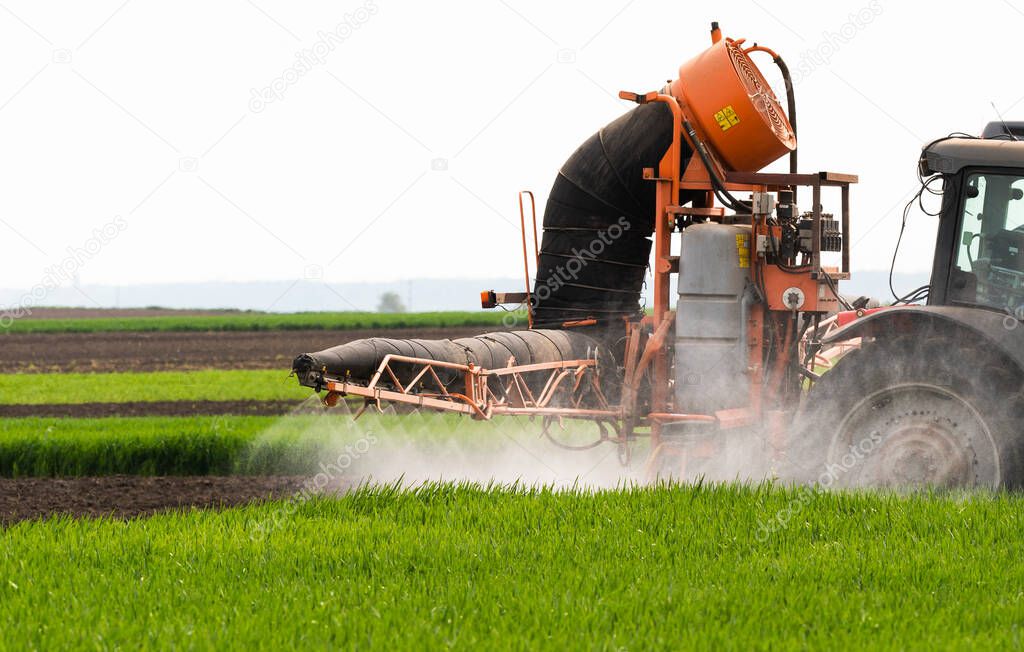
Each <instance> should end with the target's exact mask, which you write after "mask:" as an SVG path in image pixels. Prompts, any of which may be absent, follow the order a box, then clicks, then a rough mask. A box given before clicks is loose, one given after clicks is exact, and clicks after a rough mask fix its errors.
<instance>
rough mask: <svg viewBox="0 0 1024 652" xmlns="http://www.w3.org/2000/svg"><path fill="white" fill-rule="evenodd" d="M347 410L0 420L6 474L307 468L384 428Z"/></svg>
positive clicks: (0, 458) (2, 473)
mask: <svg viewBox="0 0 1024 652" xmlns="http://www.w3.org/2000/svg"><path fill="white" fill-rule="evenodd" d="M379 423H380V417H375V416H373V415H370V416H368V417H367V419H366V421H365V422H360V423H359V424H358V427H357V425H355V424H353V422H352V421H351V419H350V418H348V417H346V416H345V415H341V414H334V415H331V414H325V415H294V416H286V417H254V416H202V417H124V418H121V417H112V418H105V419H48V418H45V419H44V418H25V419H0V477H27V476H88V475H112V474H128V475H208V474H209V475H226V474H234V473H239V474H272V473H273V474H277V473H280V474H303V473H307V472H310V471H312V470H314V469H315V468H316V464H317V463H318V462H319V461H320V460H322V459H324V457H325V455H326V453H327V452H329V450H330V449H332V448H334V447H339V446H342V445H343V444H344V443H345V442H346V441H347V440H349V439H352V438H353V433H357V435H356V436H358V433H359V432H362V431H361V430H358V428H362V427H363V426H368V425H369V424H373V427H378V426H379Z"/></svg>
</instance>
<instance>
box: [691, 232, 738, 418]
mask: <svg viewBox="0 0 1024 652" xmlns="http://www.w3.org/2000/svg"><path fill="white" fill-rule="evenodd" d="M680 238H681V248H680V254H679V301H678V304H677V306H676V337H675V409H676V411H677V412H688V413H699V414H714V413H715V412H716V411H718V410H725V409H730V408H737V407H742V406H744V405H747V404H748V402H749V390H750V375H749V374H748V372H747V366H748V358H747V356H748V350H747V336H746V333H747V319H748V316H749V312H750V310H749V306H750V304H751V302H752V301H753V299H754V292H753V287H752V284H750V282H749V278H750V255H751V247H750V227H749V226H733V225H723V224H714V223H707V224H697V225H694V226H690V227H688V228H687V229H685V230H684V231H683V233H682V235H681V236H680Z"/></svg>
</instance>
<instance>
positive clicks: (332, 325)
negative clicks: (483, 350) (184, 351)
mask: <svg viewBox="0 0 1024 652" xmlns="http://www.w3.org/2000/svg"><path fill="white" fill-rule="evenodd" d="M506 314H507V313H504V312H501V311H492V312H483V311H479V312H421V313H375V312H301V313H264V312H240V313H237V314H227V315H194V316H187V315H181V316H178V315H162V316H157V317H94V318H73V319H32V318H25V319H17V320H15V321H14V322H12V323H11V324H10V325H9V326H8V327H6V328H0V334H3V333H101V332H116V331H136V332H150V331H203V332H205V331H264V330H355V329H389V328H436V329H441V328H453V327H458V326H480V327H482V328H500V327H501V325H502V318H503V317H504V316H505V315H506Z"/></svg>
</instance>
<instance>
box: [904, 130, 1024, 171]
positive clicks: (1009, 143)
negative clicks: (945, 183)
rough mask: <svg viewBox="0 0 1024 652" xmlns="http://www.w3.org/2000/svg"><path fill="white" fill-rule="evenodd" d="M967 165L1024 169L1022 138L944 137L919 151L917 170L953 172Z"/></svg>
mask: <svg viewBox="0 0 1024 652" xmlns="http://www.w3.org/2000/svg"><path fill="white" fill-rule="evenodd" d="M967 167H997V168H1021V169H1024V140H1009V139H1008V138H999V139H996V138H944V139H942V140H940V141H938V142H935V143H932V144H931V145H927V146H925V148H924V149H923V150H922V151H921V173H922V174H923V175H925V176H927V175H931V174H956V173H957V172H959V171H960V170H962V169H964V168H967Z"/></svg>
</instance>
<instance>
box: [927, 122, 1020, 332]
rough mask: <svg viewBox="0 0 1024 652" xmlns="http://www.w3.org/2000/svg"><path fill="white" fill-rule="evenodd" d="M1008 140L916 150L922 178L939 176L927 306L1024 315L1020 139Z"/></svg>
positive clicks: (961, 141)
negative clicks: (936, 227) (940, 197)
mask: <svg viewBox="0 0 1024 652" xmlns="http://www.w3.org/2000/svg"><path fill="white" fill-rule="evenodd" d="M1007 128H1008V129H1009V128H1010V127H1007ZM988 131H989V130H986V132H988ZM1014 138H1016V135H1015V134H1014V133H1013V132H1012V131H1009V132H1007V131H1002V132H1000V133H999V134H998V137H989V138H966V137H965V138H947V139H943V140H941V141H938V142H936V143H933V144H931V145H929V146H928V147H926V148H925V150H924V151H923V152H922V155H921V162H920V169H921V174H922V176H923V177H929V176H931V177H933V178H935V179H941V182H942V195H943V200H942V208H941V212H940V214H939V215H940V224H939V230H938V239H937V243H936V248H935V260H934V264H933V268H932V288H931V294H930V297H929V301H928V303H929V305H942V306H964V307H973V308H982V309H986V310H993V311H997V312H1002V313H1006V314H1008V315H1013V316H1020V315H1022V314H1024V140H1020V141H1018V140H1014ZM933 186H934V184H932V186H930V189H931V188H932V187H933Z"/></svg>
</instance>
